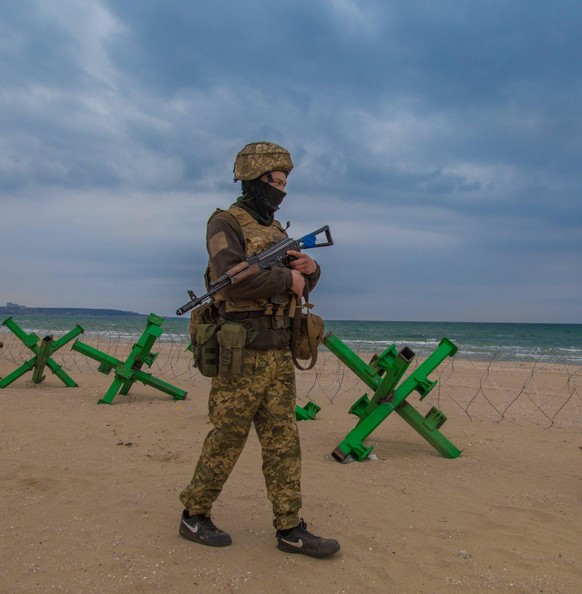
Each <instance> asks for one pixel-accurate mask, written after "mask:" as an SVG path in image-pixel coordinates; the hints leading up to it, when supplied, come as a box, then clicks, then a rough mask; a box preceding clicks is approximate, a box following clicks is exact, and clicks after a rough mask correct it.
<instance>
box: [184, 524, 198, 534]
mask: <svg viewBox="0 0 582 594" xmlns="http://www.w3.org/2000/svg"><path fill="white" fill-rule="evenodd" d="M184 526H186V528H188V530H190V532H192V533H193V534H196V533H197V532H198V524H196V526H190V524H188V522H184Z"/></svg>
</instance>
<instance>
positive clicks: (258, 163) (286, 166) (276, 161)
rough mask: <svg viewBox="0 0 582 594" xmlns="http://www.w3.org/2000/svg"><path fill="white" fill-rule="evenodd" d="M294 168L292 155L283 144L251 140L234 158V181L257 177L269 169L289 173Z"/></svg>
mask: <svg viewBox="0 0 582 594" xmlns="http://www.w3.org/2000/svg"><path fill="white" fill-rule="evenodd" d="M292 169H293V161H292V160H291V155H290V154H289V151H288V150H286V149H284V148H283V147H282V146H279V145H278V144H275V143H274V142H265V141H260V142H251V143H250V144H247V145H246V146H245V147H244V148H243V149H241V150H240V151H239V152H238V154H237V156H236V159H235V160H234V169H233V173H234V181H238V180H242V181H248V180H251V179H257V177H261V175H263V174H264V173H267V171H284V172H285V173H286V174H287V175H289V174H290V173H291V170H292Z"/></svg>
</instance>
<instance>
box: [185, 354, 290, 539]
mask: <svg viewBox="0 0 582 594" xmlns="http://www.w3.org/2000/svg"><path fill="white" fill-rule="evenodd" d="M208 406H209V412H210V422H211V423H212V424H213V425H214V428H213V429H212V430H211V431H210V432H209V433H208V435H207V436H206V439H205V440H204V444H203V446H202V453H201V454H200V458H199V460H198V464H197V465H196V469H195V471H194V476H193V477H192V480H191V482H190V484H188V486H187V487H186V488H185V489H184V490H183V491H182V493H181V494H180V500H181V502H182V503H183V504H184V507H186V508H187V509H188V510H189V512H190V513H191V514H208V515H209V514H210V510H211V507H212V504H213V503H214V501H216V499H217V498H218V496H219V494H220V492H221V490H222V487H223V485H224V483H225V482H226V480H227V479H228V477H229V475H230V473H231V472H232V469H233V468H234V465H235V464H236V461H237V460H238V458H239V455H240V453H241V452H242V449H243V447H244V445H245V443H246V440H247V437H248V434H249V431H250V429H251V425H253V424H254V426H255V429H256V431H257V435H258V437H259V442H260V444H261V449H262V456H263V475H264V477H265V483H266V486H267V497H268V499H269V501H270V502H271V504H272V507H273V514H274V516H275V521H274V525H275V527H276V528H277V529H281V530H283V529H286V528H293V527H294V526H297V524H298V523H299V509H300V508H301V449H300V444H299V433H298V430H297V423H296V421H295V371H294V368H293V362H292V360H291V356H290V353H289V350H287V349H281V350H277V349H272V350H267V351H256V350H247V351H246V352H245V355H244V362H243V373H242V376H241V377H239V378H237V379H235V380H228V379H224V378H220V377H214V378H212V387H211V390H210V397H209V403H208ZM241 488H243V489H244V485H243V486H241Z"/></svg>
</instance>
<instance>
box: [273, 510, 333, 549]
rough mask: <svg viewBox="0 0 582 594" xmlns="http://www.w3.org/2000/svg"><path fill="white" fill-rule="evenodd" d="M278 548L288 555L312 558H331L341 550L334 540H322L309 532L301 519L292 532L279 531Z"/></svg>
mask: <svg viewBox="0 0 582 594" xmlns="http://www.w3.org/2000/svg"><path fill="white" fill-rule="evenodd" d="M276 536H277V548H278V549H279V550H281V551H285V552H286V553H301V554H303V555H309V556H310V557H329V556H330V555H334V554H335V553H337V552H338V551H339V550H340V545H339V542H338V541H337V540H334V539H333V538H321V536H315V534H311V532H309V530H307V524H306V523H305V522H304V521H303V518H301V521H300V522H299V526H295V528H292V529H291V530H289V531H287V530H277V535H276Z"/></svg>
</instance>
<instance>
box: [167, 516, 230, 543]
mask: <svg viewBox="0 0 582 594" xmlns="http://www.w3.org/2000/svg"><path fill="white" fill-rule="evenodd" d="M178 532H179V533H180V536H182V537H184V538H187V539H188V540H191V541H192V542H195V543H197V544H201V545H204V546H206V547H227V546H228V545H230V544H232V539H231V538H230V537H229V539H228V540H225V541H222V542H211V541H208V540H202V539H201V538H197V537H196V535H195V534H192V532H191V531H190V530H188V528H186V527H185V526H184V524H183V522H181V523H180V529H179V530H178Z"/></svg>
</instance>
